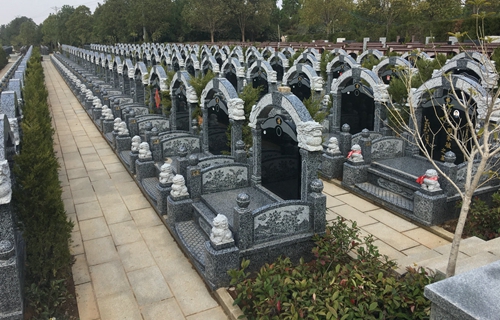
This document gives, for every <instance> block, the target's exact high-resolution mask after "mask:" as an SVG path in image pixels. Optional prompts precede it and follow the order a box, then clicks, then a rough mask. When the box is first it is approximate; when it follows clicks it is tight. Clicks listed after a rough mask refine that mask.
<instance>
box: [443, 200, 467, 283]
mask: <svg viewBox="0 0 500 320" xmlns="http://www.w3.org/2000/svg"><path fill="white" fill-rule="evenodd" d="M469 193H471V194H469ZM471 200H472V192H471V191H469V190H468V191H467V193H465V194H464V198H463V199H462V208H461V209H460V216H459V217H458V222H457V227H456V229H455V234H454V235H453V242H452V243H451V251H450V257H449V259H448V266H447V267H446V278H449V277H453V276H454V275H455V269H456V267H457V259H458V249H459V248H460V241H461V240H462V233H463V231H464V226H465V221H466V220H467V214H468V213H469V208H470V203H471Z"/></svg>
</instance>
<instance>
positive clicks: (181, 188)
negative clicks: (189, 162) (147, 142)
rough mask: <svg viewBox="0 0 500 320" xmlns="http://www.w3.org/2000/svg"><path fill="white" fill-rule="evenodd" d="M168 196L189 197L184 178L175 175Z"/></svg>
mask: <svg viewBox="0 0 500 320" xmlns="http://www.w3.org/2000/svg"><path fill="white" fill-rule="evenodd" d="M143 143H144V142H143ZM170 195H171V196H172V197H174V198H179V197H183V196H189V193H188V191H187V187H186V181H185V180H184V177H183V176H181V175H180V174H176V175H175V177H174V178H173V179H172V190H171V191H170Z"/></svg>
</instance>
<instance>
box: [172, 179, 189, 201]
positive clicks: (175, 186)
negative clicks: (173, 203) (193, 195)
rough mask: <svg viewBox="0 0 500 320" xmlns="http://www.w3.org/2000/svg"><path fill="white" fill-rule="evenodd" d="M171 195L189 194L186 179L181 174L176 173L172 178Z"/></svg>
mask: <svg viewBox="0 0 500 320" xmlns="http://www.w3.org/2000/svg"><path fill="white" fill-rule="evenodd" d="M170 195H171V196H172V197H175V198H177V197H182V196H188V195H189V193H188V191H187V188H186V181H185V180H184V177H183V176H181V175H180V174H176V175H175V176H174V178H173V179H172V190H171V191H170Z"/></svg>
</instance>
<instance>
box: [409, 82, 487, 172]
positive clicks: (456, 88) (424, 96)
mask: <svg viewBox="0 0 500 320" xmlns="http://www.w3.org/2000/svg"><path fill="white" fill-rule="evenodd" d="M410 98H411V103H412V105H413V107H414V110H415V116H416V120H417V123H416V125H417V126H418V130H417V131H418V132H419V133H420V134H421V138H422V140H423V141H424V145H425V147H426V148H427V149H428V151H434V152H432V157H433V159H434V160H438V161H444V157H445V154H446V152H448V151H452V152H454V153H455V156H456V160H455V164H460V163H462V162H463V161H464V160H465V159H464V155H463V153H462V151H461V148H459V146H458V145H457V144H456V142H455V141H454V139H451V140H450V139H449V138H448V133H447V130H448V125H447V123H444V124H443V122H442V120H440V118H441V117H442V116H444V111H443V109H445V110H446V112H449V114H450V121H452V122H454V123H455V124H456V125H457V127H458V132H457V135H458V136H466V137H470V133H469V131H470V130H475V129H476V128H471V127H469V126H468V125H467V119H466V116H467V115H468V116H469V119H471V121H472V122H473V124H475V125H476V126H477V124H478V123H479V125H481V126H482V125H484V124H483V122H484V116H485V115H486V110H487V106H488V104H491V103H492V101H491V99H492V98H491V96H489V94H488V93H487V92H486V90H485V89H484V88H483V87H482V86H481V85H480V84H478V83H477V82H476V81H474V80H472V79H470V78H468V77H465V76H462V75H451V77H449V76H441V77H434V78H432V79H430V80H428V81H427V82H425V83H424V84H423V85H422V86H420V87H419V88H418V89H417V90H416V91H415V92H413V94H411V97H410ZM463 104H466V108H464V107H463ZM443 106H444V107H443ZM462 124H463V125H462ZM410 126H412V127H413V126H415V123H413V122H411V123H410ZM443 127H444V128H443ZM415 129H417V128H415ZM466 139H467V140H466V141H464V142H465V143H464V146H465V148H467V149H469V148H470V147H471V144H469V143H467V141H470V140H469V138H466Z"/></svg>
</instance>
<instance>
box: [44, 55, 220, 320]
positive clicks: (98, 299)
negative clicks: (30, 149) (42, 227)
mask: <svg viewBox="0 0 500 320" xmlns="http://www.w3.org/2000/svg"><path fill="white" fill-rule="evenodd" d="M42 65H43V67H44V70H45V81H46V85H47V89H48V91H49V101H50V105H51V111H52V117H53V125H54V128H55V131H56V132H55V137H54V142H55V146H54V148H55V150H56V151H57V155H58V157H59V160H60V161H59V162H60V165H61V169H60V171H59V178H60V180H61V182H62V185H63V200H64V205H65V209H66V212H67V214H68V217H69V219H71V220H72V221H73V222H74V223H75V227H74V229H73V233H72V239H73V243H72V244H71V251H72V253H73V254H74V255H75V260H76V262H75V264H74V265H73V278H74V281H75V286H76V294H77V301H78V309H79V312H80V318H81V319H82V320H87V319H102V320H108V319H116V320H124V319H170V320H176V319H188V320H196V319H199V320H205V319H211V320H212V319H214V320H217V319H227V317H226V315H225V314H224V312H223V311H222V308H221V307H220V306H219V304H218V303H217V301H216V300H214V298H213V297H212V296H211V294H210V291H209V290H208V289H207V288H206V286H205V284H204V282H203V280H202V279H201V278H200V276H199V275H198V273H197V272H196V271H195V270H194V269H193V267H192V266H191V263H190V262H189V261H188V259H187V258H186V257H185V256H184V254H183V253H182V252H181V250H180V249H179V247H178V246H177V244H176V243H175V241H174V239H173V238H172V237H171V236H170V234H169V232H168V231H167V229H166V227H165V226H164V225H163V224H162V222H161V221H160V219H159V218H158V216H157V214H156V212H155V211H154V209H153V208H152V207H151V206H150V204H149V202H148V201H147V200H146V198H145V197H144V196H143V195H142V193H141V191H140V189H139V188H138V187H137V185H136V184H135V182H134V181H133V180H132V178H131V177H130V175H129V174H128V172H127V171H126V170H125V168H124V167H123V165H122V164H121V162H120V161H119V160H118V158H117V156H116V155H115V154H114V152H113V150H112V149H111V148H110V147H109V146H108V144H107V143H106V142H105V140H104V138H103V137H102V136H101V133H100V132H99V131H98V130H97V128H96V127H95V126H94V123H93V122H92V121H91V120H90V118H89V117H88V116H87V113H86V112H85V111H84V110H83V108H82V107H81V105H80V103H79V102H78V100H77V99H76V98H75V97H74V95H73V93H72V92H71V90H70V89H69V88H68V86H67V85H66V83H65V82H64V81H63V79H62V78H61V76H60V75H59V73H58V72H57V70H56V69H55V68H54V66H53V65H52V63H51V62H50V61H49V59H48V58H47V57H44V61H43V63H42Z"/></svg>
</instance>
